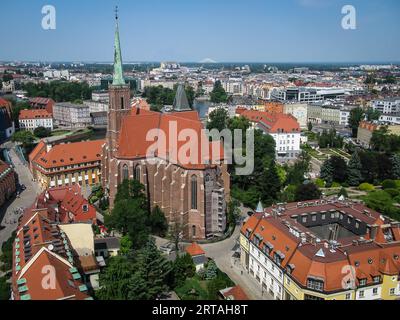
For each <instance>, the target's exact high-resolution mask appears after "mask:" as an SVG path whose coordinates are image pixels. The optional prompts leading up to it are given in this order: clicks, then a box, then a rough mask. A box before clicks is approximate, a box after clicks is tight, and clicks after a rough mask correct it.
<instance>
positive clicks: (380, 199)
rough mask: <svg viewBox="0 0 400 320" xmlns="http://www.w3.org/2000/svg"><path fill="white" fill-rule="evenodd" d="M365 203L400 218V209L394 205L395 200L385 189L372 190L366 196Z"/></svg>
mask: <svg viewBox="0 0 400 320" xmlns="http://www.w3.org/2000/svg"><path fill="white" fill-rule="evenodd" d="M364 202H365V204H366V205H367V206H368V207H369V208H371V209H373V210H376V211H378V212H380V213H382V214H384V215H387V216H389V217H391V218H393V219H396V220H398V219H399V218H400V210H399V209H398V208H396V207H395V206H394V201H393V199H392V197H391V196H390V194H389V193H387V192H386V191H384V190H377V191H372V192H370V193H369V194H368V195H367V196H365V197H364Z"/></svg>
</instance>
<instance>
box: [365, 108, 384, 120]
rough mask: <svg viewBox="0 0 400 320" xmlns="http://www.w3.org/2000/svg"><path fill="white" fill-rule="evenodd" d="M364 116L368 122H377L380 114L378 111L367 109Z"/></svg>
mask: <svg viewBox="0 0 400 320" xmlns="http://www.w3.org/2000/svg"><path fill="white" fill-rule="evenodd" d="M365 115H366V117H367V120H368V121H375V120H379V118H380V116H381V113H380V112H379V111H378V110H376V109H374V108H371V107H369V108H368V109H367V111H366V113H365Z"/></svg>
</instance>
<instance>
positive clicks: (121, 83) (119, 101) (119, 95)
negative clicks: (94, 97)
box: [107, 7, 131, 159]
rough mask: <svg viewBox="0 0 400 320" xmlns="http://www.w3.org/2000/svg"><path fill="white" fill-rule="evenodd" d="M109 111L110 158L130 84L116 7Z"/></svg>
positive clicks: (128, 105)
mask: <svg viewBox="0 0 400 320" xmlns="http://www.w3.org/2000/svg"><path fill="white" fill-rule="evenodd" d="M109 96H110V104H109V112H108V128H107V144H108V153H109V156H110V159H111V158H113V155H114V154H115V152H116V151H117V147H118V136H119V132H120V130H121V124H122V119H123V117H124V116H126V115H127V114H129V112H130V109H131V108H130V86H129V85H128V84H126V82H125V79H124V74H123V68H122V52H121V43H120V39H119V23H118V7H116V10H115V40H114V75H113V82H112V84H111V85H110V86H109Z"/></svg>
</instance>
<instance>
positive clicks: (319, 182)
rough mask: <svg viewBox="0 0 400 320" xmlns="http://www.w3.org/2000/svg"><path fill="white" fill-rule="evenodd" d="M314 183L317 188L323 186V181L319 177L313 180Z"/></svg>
mask: <svg viewBox="0 0 400 320" xmlns="http://www.w3.org/2000/svg"><path fill="white" fill-rule="evenodd" d="M315 184H316V185H317V187H318V188H324V187H325V181H324V180H322V179H320V178H318V179H317V180H315Z"/></svg>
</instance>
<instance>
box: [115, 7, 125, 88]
mask: <svg viewBox="0 0 400 320" xmlns="http://www.w3.org/2000/svg"><path fill="white" fill-rule="evenodd" d="M115 20H116V25H115V43H114V50H115V52H114V77H113V86H124V85H125V84H126V83H125V79H124V74H123V70H122V53H121V44H120V41H119V26H118V7H116V9H115Z"/></svg>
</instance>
